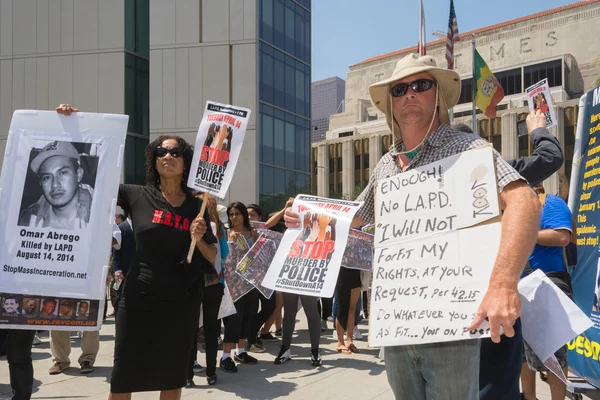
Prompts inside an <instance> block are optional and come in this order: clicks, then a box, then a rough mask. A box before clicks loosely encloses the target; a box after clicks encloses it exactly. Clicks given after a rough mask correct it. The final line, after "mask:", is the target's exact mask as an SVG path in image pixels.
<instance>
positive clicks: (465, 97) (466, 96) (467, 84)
mask: <svg viewBox="0 0 600 400" xmlns="http://www.w3.org/2000/svg"><path fill="white" fill-rule="evenodd" d="M472 101H473V79H471V78H468V79H463V80H462V81H461V89H460V97H459V99H458V104H463V103H471V102H472Z"/></svg>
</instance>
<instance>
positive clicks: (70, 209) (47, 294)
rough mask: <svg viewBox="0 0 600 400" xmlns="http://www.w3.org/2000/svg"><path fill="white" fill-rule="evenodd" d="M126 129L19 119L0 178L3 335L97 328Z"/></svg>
mask: <svg viewBox="0 0 600 400" xmlns="http://www.w3.org/2000/svg"><path fill="white" fill-rule="evenodd" d="M127 122H128V117H127V116H124V115H110V114H92V113H81V112H80V113H77V114H75V115H73V116H70V117H65V116H62V115H59V114H57V113H56V112H51V111H16V112H15V113H14V115H13V119H12V121H11V126H10V131H9V136H8V141H7V145H6V153H5V156H4V162H3V167H2V176H1V177H0V215H1V218H2V221H3V222H4V223H3V224H2V226H1V227H0V243H1V244H2V245H1V246H0V263H1V264H2V265H3V268H2V269H1V270H0V297H1V298H2V305H3V310H2V311H0V312H1V313H2V316H0V327H9V328H19V329H48V328H49V326H51V327H52V329H53V330H97V329H99V328H100V323H99V321H100V319H101V317H102V312H101V306H102V305H103V303H102V301H101V299H102V298H103V296H104V294H105V292H104V288H105V282H106V275H107V272H108V267H107V264H108V260H109V252H110V247H111V240H112V230H113V223H114V221H113V218H114V217H113V216H114V213H115V207H116V202H117V190H118V184H119V178H120V175H121V163H122V157H123V152H124V144H125V135H126V132H127Z"/></svg>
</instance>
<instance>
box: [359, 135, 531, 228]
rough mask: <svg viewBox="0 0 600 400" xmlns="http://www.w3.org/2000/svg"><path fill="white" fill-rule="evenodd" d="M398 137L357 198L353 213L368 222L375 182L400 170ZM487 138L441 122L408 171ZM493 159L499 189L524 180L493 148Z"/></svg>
mask: <svg viewBox="0 0 600 400" xmlns="http://www.w3.org/2000/svg"><path fill="white" fill-rule="evenodd" d="M401 143H402V142H401V141H397V142H395V143H394V144H393V145H392V146H391V147H390V151H389V152H388V153H387V154H385V155H384V156H383V157H381V160H379V162H378V163H377V166H376V167H375V170H374V171H373V174H371V178H370V179H369V183H368V184H367V187H366V188H365V190H363V192H362V193H361V194H360V196H358V198H357V199H356V201H362V202H363V205H362V207H361V208H360V209H359V210H358V212H357V213H356V216H357V217H359V218H360V219H362V220H363V221H365V222H367V223H371V224H372V223H375V202H374V199H375V196H374V195H375V193H374V188H375V182H377V181H378V180H380V179H385V178H389V177H392V176H394V175H398V174H400V173H402V169H401V168H400V166H399V165H398V164H397V163H396V156H398V154H399V153H400V152H401V150H400V147H401ZM487 143H488V142H486V141H485V140H483V139H482V138H480V137H479V136H477V135H475V134H472V133H464V132H458V131H455V130H453V129H452V128H450V126H448V125H446V124H441V125H440V126H439V127H438V128H437V129H436V130H435V131H434V132H433V133H432V134H431V135H430V136H429V137H428V138H427V139H426V140H425V142H424V143H423V147H422V148H421V151H419V153H418V154H417V155H416V156H415V158H413V159H412V160H411V162H410V164H408V167H407V169H406V170H407V171H408V170H410V169H413V168H416V167H421V166H423V165H427V164H431V163H432V162H435V161H439V160H441V159H444V158H446V157H450V156H453V155H455V154H458V153H462V152H463V151H466V150H471V149H476V148H478V147H481V146H484V145H486V144H487ZM494 161H495V164H496V179H497V181H498V191H499V192H501V191H502V189H504V187H505V186H506V185H508V184H509V183H511V182H514V181H518V180H524V179H523V177H521V175H519V174H518V173H517V172H516V171H515V170H514V169H513V168H512V167H511V166H510V165H509V164H508V163H507V162H506V161H504V159H503V158H502V156H500V154H499V153H498V152H497V151H496V150H494Z"/></svg>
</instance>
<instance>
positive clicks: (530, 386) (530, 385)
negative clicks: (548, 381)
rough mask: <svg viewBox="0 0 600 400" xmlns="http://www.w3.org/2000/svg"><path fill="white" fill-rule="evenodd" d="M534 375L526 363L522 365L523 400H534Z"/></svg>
mask: <svg viewBox="0 0 600 400" xmlns="http://www.w3.org/2000/svg"><path fill="white" fill-rule="evenodd" d="M535 374H536V372H535V371H533V370H532V369H530V368H529V366H528V365H527V363H523V368H522V369H521V387H522V388H523V394H524V395H525V400H535ZM548 375H551V374H548ZM563 399H564V397H563Z"/></svg>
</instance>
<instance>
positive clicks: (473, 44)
mask: <svg viewBox="0 0 600 400" xmlns="http://www.w3.org/2000/svg"><path fill="white" fill-rule="evenodd" d="M471 45H472V47H473V78H472V81H473V133H475V134H476V135H478V133H477V107H476V106H475V96H476V95H477V76H476V74H475V68H476V67H475V34H473V39H472V40H471Z"/></svg>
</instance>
